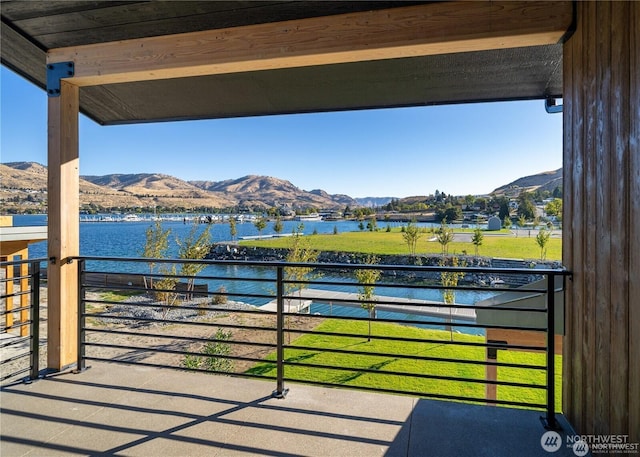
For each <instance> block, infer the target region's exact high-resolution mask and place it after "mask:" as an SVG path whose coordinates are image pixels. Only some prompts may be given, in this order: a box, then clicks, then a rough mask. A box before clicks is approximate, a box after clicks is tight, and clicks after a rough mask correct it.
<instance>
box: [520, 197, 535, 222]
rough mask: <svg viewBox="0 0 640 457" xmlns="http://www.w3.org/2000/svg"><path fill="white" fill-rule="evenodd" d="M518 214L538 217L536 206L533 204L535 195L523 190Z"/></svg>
mask: <svg viewBox="0 0 640 457" xmlns="http://www.w3.org/2000/svg"><path fill="white" fill-rule="evenodd" d="M518 216H524V217H526V218H527V219H533V218H534V217H536V207H535V205H534V204H533V196H532V195H531V194H530V193H529V192H522V193H521V194H520V195H519V196H518Z"/></svg>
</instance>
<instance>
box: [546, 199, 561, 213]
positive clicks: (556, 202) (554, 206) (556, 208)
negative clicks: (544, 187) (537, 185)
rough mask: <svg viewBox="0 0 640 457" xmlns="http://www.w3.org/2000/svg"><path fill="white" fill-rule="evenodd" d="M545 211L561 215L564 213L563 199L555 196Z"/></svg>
mask: <svg viewBox="0 0 640 457" xmlns="http://www.w3.org/2000/svg"><path fill="white" fill-rule="evenodd" d="M544 212H545V213H547V215H548V216H560V215H562V199H561V198H554V199H553V200H551V201H550V202H549V203H547V206H545V207H544Z"/></svg>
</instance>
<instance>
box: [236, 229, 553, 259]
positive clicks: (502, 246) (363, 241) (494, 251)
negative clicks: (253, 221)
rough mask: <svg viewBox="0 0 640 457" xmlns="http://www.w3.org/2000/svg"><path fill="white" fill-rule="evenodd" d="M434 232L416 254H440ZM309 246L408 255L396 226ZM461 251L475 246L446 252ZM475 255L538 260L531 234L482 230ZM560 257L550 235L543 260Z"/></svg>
mask: <svg viewBox="0 0 640 457" xmlns="http://www.w3.org/2000/svg"><path fill="white" fill-rule="evenodd" d="M434 236H435V235H433V234H432V233H423V234H422V235H421V237H420V239H419V240H418V246H417V250H416V252H417V254H440V253H441V252H442V247H441V245H440V244H439V243H438V242H437V241H429V240H430V239H432V238H433V237H434ZM306 239H308V240H309V243H310V245H309V247H310V248H311V249H315V250H318V251H342V252H362V253H365V254H376V255H408V254H409V250H408V248H407V244H406V243H405V241H404V240H403V238H402V233H401V232H400V229H398V228H396V229H394V230H392V231H391V232H386V231H384V230H382V231H378V232H369V231H362V232H345V233H339V234H337V235H313V236H308V237H306ZM290 242H291V241H290V240H288V239H287V238H272V239H266V240H251V241H242V243H241V244H242V245H246V246H259V247H272V248H283V249H287V248H289V244H290ZM463 251H465V252H466V253H467V254H469V255H474V254H475V246H474V245H473V244H472V243H471V242H458V241H454V242H452V243H450V244H449V254H456V255H462V254H463V253H464V252H463ZM478 255H480V256H484V257H504V258H513V259H540V247H539V246H538V244H537V243H536V238H535V236H533V235H532V237H531V238H528V237H527V238H523V237H519V238H516V237H514V236H509V235H508V234H500V235H498V236H489V235H487V232H485V236H484V239H483V241H482V245H481V246H480V248H479V251H478ZM561 258H562V240H561V239H559V238H551V239H550V240H549V243H548V245H547V254H546V259H547V260H560V259H561Z"/></svg>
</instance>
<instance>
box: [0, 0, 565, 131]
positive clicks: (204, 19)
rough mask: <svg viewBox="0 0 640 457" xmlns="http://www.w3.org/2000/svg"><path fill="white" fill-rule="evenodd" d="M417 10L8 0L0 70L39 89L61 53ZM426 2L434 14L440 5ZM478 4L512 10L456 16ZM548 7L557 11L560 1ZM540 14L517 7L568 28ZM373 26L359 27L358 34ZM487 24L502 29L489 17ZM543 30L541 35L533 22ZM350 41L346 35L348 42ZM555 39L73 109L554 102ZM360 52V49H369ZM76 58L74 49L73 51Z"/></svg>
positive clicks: (201, 79)
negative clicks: (51, 58)
mask: <svg viewBox="0 0 640 457" xmlns="http://www.w3.org/2000/svg"><path fill="white" fill-rule="evenodd" d="M423 4H425V2H344V1H331V2H296V1H280V2H268V1H257V2H256V1H254V2H243V1H229V2H226V1H220V2H218V1H213V2H212V1H162V2H158V1H152V2H139V1H122V2H114V1H42V2H40V1H29V2H26V1H3V2H2V3H0V11H1V13H2V48H1V55H2V63H3V64H4V65H6V66H8V67H9V68H11V69H13V70H14V71H16V72H18V73H19V74H21V75H23V76H25V77H26V78H28V79H29V80H31V81H32V82H34V83H36V84H38V85H39V86H40V87H44V86H45V84H46V72H45V63H46V56H47V53H48V52H52V51H54V50H57V49H58V48H66V47H76V46H85V45H96V44H99V43H110V42H117V41H119V40H132V39H141V38H148V37H154V36H162V35H168V34H178V33H192V32H201V31H207V30H218V29H229V30H237V29H236V28H242V27H251V26H257V25H259V24H270V23H279V22H283V21H304V20H308V19H310V18H320V19H319V22H317V23H318V24H322V21H323V20H324V19H323V18H324V17H330V16H331V17H347V16H336V15H348V14H354V13H364V12H366V11H375V10H386V11H394V12H395V11H400V9H401V8H409V7H415V6H419V5H423ZM426 4H427V5H429V2H426ZM432 5H433V6H434V7H438V8H440V9H441V7H440V5H442V3H440V2H436V3H433V4H432ZM480 5H482V8H484V9H482V10H477V11H482V12H484V13H486V12H487V11H489V12H492V11H495V12H496V14H498V13H500V12H501V10H504V9H508V8H507V7H505V6H504V5H503V6H500V5H499V4H493V3H491V4H488V3H486V2H481V3H474V2H472V3H468V4H466V5H465V6H464V8H458V9H459V10H460V12H461V13H464V14H465V15H467V16H468V17H470V18H474V19H475V17H476V15H477V14H478V13H477V11H474V8H480ZM487 5H488V6H487ZM552 5H553V6H555V7H556V9H557V6H558V4H557V3H555V4H552ZM547 7H548V5H546V4H542V5H541V4H540V3H537V2H533V3H530V4H528V5H527V6H526V8H522V11H521V15H523V16H526V15H527V14H529V13H531V14H532V15H537V16H536V17H542V18H544V19H546V18H547V17H548V20H549V22H550V23H552V24H551V25H552V26H553V25H555V24H556V23H560V24H565V30H566V28H567V27H568V23H567V19H566V18H567V11H570V8H560V11H559V12H558V13H557V14H556V12H555V10H554V8H549V12H548V13H547V12H546V11H545V10H544V9H545V8H547ZM441 15H442V17H440V18H438V17H435V18H434V19H433V21H434V22H433V23H434V24H435V27H437V21H438V20H442V18H444V19H447V15H449V16H451V14H450V13H447V14H445V13H441ZM569 16H570V14H569ZM354 17H355V16H354ZM357 17H358V18H360V16H357ZM428 19H429V20H431V18H428ZM516 19H518V18H516ZM568 22H570V20H569V21H568ZM307 23H309V22H308V21H307ZM471 23H472V22H471V21H470V22H469V24H471ZM288 24H294V25H295V24H296V22H290V23H288ZM314 24H315V23H314ZM368 25H369V24H366V23H365V24H359V26H362V27H363V29H366V27H367V26H368ZM489 25H490V26H491V27H499V26H508V25H509V24H506V25H505V24H503V23H501V24H498V23H497V21H496V23H495V24H493V23H492V24H489ZM538 27H541V28H544V27H542V26H541V25H540V24H538ZM247 30H253V29H247ZM462 32H464V30H461V33H462ZM525 32H527V31H526V30H525V31H523V35H524V34H525ZM225 33H226V32H225ZM337 41H339V40H337ZM352 41H353V40H345V42H346V43H347V44H348V43H351V42H352ZM463 41H464V40H463ZM560 41H561V40H558V42H557V43H555V42H553V43H550V44H546V45H541V46H523V47H511V48H505V49H487V50H481V51H472V52H450V53H445V54H436V55H421V54H418V55H417V56H416V57H409V56H403V57H401V58H381V59H378V60H371V59H369V58H367V59H364V60H357V59H356V61H345V62H337V63H330V64H324V65H312V64H310V65H307V66H292V67H286V68H274V69H264V70H260V71H254V70H250V71H236V72H232V73H224V72H222V73H219V74H207V75H204V76H191V77H188V78H172V79H159V80H145V81H133V82H125V83H119V84H101V85H97V86H89V87H81V89H80V106H81V111H82V112H83V113H85V114H86V115H88V116H89V117H91V118H92V119H94V120H95V121H97V122H99V123H100V124H118V123H132V122H145V121H157V120H177V119H202V118H224V117H236V116H254V115H267V114H286V113H300V112H317V111H334V110H350V109H368V108H382V107H398V106H422V105H431V104H443V103H462V102H481V101H496V100H515V99H541V98H545V97H559V96H561V94H562V45H561V44H560ZM256 42H258V41H256ZM523 42H524V43H526V41H523ZM364 47H365V50H366V43H365V44H364ZM73 52H76V54H77V51H76V50H75V49H74V51H73Z"/></svg>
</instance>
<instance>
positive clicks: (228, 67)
mask: <svg viewBox="0 0 640 457" xmlns="http://www.w3.org/2000/svg"><path fill="white" fill-rule="evenodd" d="M572 10H573V4H572V3H571V2H566V1H555V2H553V1H551V2H435V3H430V4H425V5H418V6H410V7H402V8H390V9H386V10H377V11H367V12H358V13H349V14H340V15H335V16H324V17H314V18H308V19H303V20H292V21H285V22H275V23H265V24H257V25H250V26H245V27H233V28H226V29H218V30H207V31H200V32H192V33H184V34H175V35H166V36H157V37H149V38H141V39H133V40H126V41H117V42H109V43H99V44H93V45H85V46H76V47H67V48H59V49H53V50H50V51H49V53H48V57H47V62H48V63H55V62H65V61H73V62H75V76H74V77H73V78H72V80H73V83H74V84H76V85H79V86H91V85H102V84H113V83H124V82H133V81H147V80H155V79H167V78H182V77H192V76H204V75H213V74H223V73H236V72H245V71H256V70H273V69H280V68H292V67H302V66H315V65H330V64H340V63H347V62H360V61H369V60H382V59H395V58H403V57H416V56H426V55H435V54H448V53H458V52H468V51H483V50H489V49H502V48H515V47H523V46H536V45H547V44H555V43H558V42H559V41H560V40H561V39H562V37H563V36H564V34H565V33H566V32H567V30H568V29H569V27H570V25H571V22H572V17H573V16H572Z"/></svg>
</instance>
